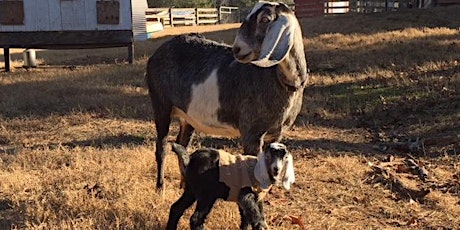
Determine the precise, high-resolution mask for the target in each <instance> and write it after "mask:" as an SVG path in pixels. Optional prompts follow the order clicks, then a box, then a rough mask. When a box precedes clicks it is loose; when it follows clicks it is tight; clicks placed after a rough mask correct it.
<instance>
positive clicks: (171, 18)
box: [168, 8, 174, 27]
mask: <svg viewBox="0 0 460 230" xmlns="http://www.w3.org/2000/svg"><path fill="white" fill-rule="evenodd" d="M168 11H169V23H170V24H171V25H170V26H171V27H174V21H173V18H174V17H173V14H172V8H169V9H168Z"/></svg>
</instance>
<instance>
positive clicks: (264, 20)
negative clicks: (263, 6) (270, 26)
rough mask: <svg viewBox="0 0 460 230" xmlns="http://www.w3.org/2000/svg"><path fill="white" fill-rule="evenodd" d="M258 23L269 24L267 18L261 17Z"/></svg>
mask: <svg viewBox="0 0 460 230" xmlns="http://www.w3.org/2000/svg"><path fill="white" fill-rule="evenodd" d="M260 22H261V23H269V22H270V18H268V17H262V18H261V19H260Z"/></svg>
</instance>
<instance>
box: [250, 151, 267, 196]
mask: <svg viewBox="0 0 460 230" xmlns="http://www.w3.org/2000/svg"><path fill="white" fill-rule="evenodd" d="M265 157H266V156H265V152H260V153H259V155H258V156H257V164H256V166H255V168H254V177H255V178H256V180H257V181H258V182H259V184H260V187H261V188H262V189H268V188H269V187H270V185H271V181H270V176H269V175H268V171H267V165H266V163H265Z"/></svg>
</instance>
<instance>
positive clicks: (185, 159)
mask: <svg viewBox="0 0 460 230" xmlns="http://www.w3.org/2000/svg"><path fill="white" fill-rule="evenodd" d="M171 147H172V150H173V152H174V153H176V155H177V161H178V162H179V169H180V174H181V183H180V187H181V188H184V186H185V170H186V169H187V166H188V163H190V156H189V155H188V153H187V150H186V149H185V147H184V146H182V145H180V144H176V143H172V144H171Z"/></svg>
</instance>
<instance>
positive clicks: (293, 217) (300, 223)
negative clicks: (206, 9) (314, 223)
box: [289, 215, 305, 229]
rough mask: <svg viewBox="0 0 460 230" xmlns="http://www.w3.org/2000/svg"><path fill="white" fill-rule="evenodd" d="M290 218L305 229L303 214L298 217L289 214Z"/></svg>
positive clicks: (293, 222)
mask: <svg viewBox="0 0 460 230" xmlns="http://www.w3.org/2000/svg"><path fill="white" fill-rule="evenodd" d="M289 218H290V219H291V223H292V224H295V225H299V227H300V229H305V225H304V224H303V221H302V217H301V216H298V217H297V216H291V215H289Z"/></svg>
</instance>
